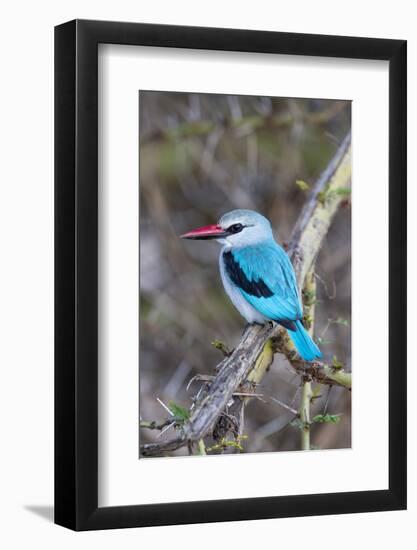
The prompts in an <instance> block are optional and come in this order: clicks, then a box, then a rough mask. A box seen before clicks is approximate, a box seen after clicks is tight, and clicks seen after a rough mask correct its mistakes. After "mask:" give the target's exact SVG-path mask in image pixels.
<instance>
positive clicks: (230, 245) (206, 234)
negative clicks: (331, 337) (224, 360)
mask: <svg viewBox="0 0 417 550" xmlns="http://www.w3.org/2000/svg"><path fill="white" fill-rule="evenodd" d="M181 238H183V239H194V240H208V239H215V240H217V241H218V242H219V243H220V244H221V245H222V249H221V251H220V256H219V268H220V276H221V279H222V282H223V286H224V289H225V291H226V293H227V295H228V296H229V298H230V300H231V301H232V303H233V305H234V306H235V307H236V309H237V310H238V311H239V313H240V314H241V315H242V316H243V317H244V318H245V319H246V321H247V322H248V323H250V324H252V323H258V324H261V325H263V324H265V323H266V322H268V321H274V322H276V323H278V324H279V325H282V326H283V327H284V328H285V329H287V331H288V334H289V336H290V337H291V340H292V341H293V343H294V345H295V348H296V349H297V351H298V353H299V355H300V356H301V358H302V359H303V360H305V361H313V360H314V359H316V358H319V357H321V351H320V349H319V348H318V346H317V345H316V343H315V342H314V341H313V339H312V338H311V336H310V335H309V334H308V332H307V331H306V329H305V328H304V325H303V322H302V319H303V307H302V304H301V300H300V294H299V291H298V285H297V280H296V278H295V273H294V268H293V266H292V264H291V262H290V259H289V257H288V255H287V253H286V252H285V250H284V249H283V248H282V247H281V246H280V245H279V244H278V243H277V242H276V241H275V239H274V236H273V233H272V228H271V223H270V222H269V220H268V219H267V218H265V217H264V216H262V215H261V214H259V213H258V212H254V211H253V210H233V211H232V212H228V213H227V214H224V215H223V216H222V217H221V218H220V220H219V221H218V223H217V224H214V225H206V226H204V227H199V228H197V229H194V230H193V231H189V232H188V233H185V234H184V235H181Z"/></svg>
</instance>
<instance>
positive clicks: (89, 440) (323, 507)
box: [55, 20, 407, 530]
mask: <svg viewBox="0 0 417 550" xmlns="http://www.w3.org/2000/svg"><path fill="white" fill-rule="evenodd" d="M103 43H104V44H105V43H111V44H124V45H144V46H160V47H172V48H174V47H175V48H193V49H203V50H213V51H215V50H229V51H240V52H259V53H271V54H291V55H303V56H322V57H340V58H355V59H374V60H387V61H389V340H390V342H395V348H394V346H393V345H390V346H389V488H388V489H387V490H378V491H359V492H347V493H334V494H305V495H297V496H275V497H264V498H245V499H233V500H217V501H201V502H182V503H171V504H152V505H137V506H118V507H98V498H97V494H98V474H97V472H98V468H97V464H98V448H97V434H98V411H97V405H98V390H97V388H98V350H97V335H98V329H97V326H98V316H97V307H98V291H97V277H98V260H97V258H98V251H97V245H98V219H97V218H98V212H97V210H98V205H97V199H98V152H97V146H98V132H97V128H98V109H97V104H98V76H97V72H98V71H97V68H98V65H97V53H98V44H103ZM406 46H407V44H406V41H404V40H387V39H374V38H354V37H342V36H322V35H311V34H292V33H280V32H264V31H262V32H260V31H248V30H236V29H218V28H197V27H180V26H164V25H148V24H141V23H118V22H107V21H84V20H74V21H70V22H68V23H64V24H62V25H59V26H57V27H56V28H55V522H56V523H57V524H60V525H63V526H65V527H68V528H70V529H74V530H91V529H108V528H123V527H140V526H151V525H171V524H184V523H200V522H215V521H236V520H249V519H261V518H279V517H289V516H309V515H323V514H340V513H352V512H370V511H383V510H403V509H405V508H406V430H407V415H406V396H407V394H406V113H407V107H406ZM375 131H377V129H375ZM372 368H374V367H372Z"/></svg>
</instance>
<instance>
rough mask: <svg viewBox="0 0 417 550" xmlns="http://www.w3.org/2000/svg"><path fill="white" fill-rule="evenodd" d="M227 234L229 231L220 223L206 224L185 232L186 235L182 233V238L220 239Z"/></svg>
mask: <svg viewBox="0 0 417 550" xmlns="http://www.w3.org/2000/svg"><path fill="white" fill-rule="evenodd" d="M226 236H227V232H226V231H225V230H224V229H223V228H222V227H220V225H205V226H204V227H198V228H197V229H194V230H193V231H189V232H188V233H184V235H181V239H194V240H205V239H219V238H221V237H226Z"/></svg>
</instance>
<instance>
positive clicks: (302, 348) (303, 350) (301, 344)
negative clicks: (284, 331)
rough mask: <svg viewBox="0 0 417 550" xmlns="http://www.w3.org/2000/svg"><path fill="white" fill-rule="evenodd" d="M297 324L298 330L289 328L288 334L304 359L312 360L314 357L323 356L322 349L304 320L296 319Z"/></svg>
mask: <svg viewBox="0 0 417 550" xmlns="http://www.w3.org/2000/svg"><path fill="white" fill-rule="evenodd" d="M295 326H296V330H289V331H288V334H289V335H290V337H291V340H292V341H293V342H294V345H295V347H296V349H297V351H298V353H299V354H300V356H301V357H302V358H303V359H304V361H312V360H313V359H316V358H318V357H321V351H320V350H319V348H318V346H317V344H316V343H315V342H314V341H313V339H312V338H311V336H310V335H309V333H308V332H307V331H306V329H305V328H304V327H303V324H302V322H301V321H295Z"/></svg>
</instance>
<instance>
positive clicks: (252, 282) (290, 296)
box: [223, 241, 303, 328]
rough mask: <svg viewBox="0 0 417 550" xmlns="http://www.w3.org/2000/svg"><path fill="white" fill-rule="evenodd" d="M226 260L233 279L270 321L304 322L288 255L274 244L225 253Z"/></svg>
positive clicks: (251, 302)
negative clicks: (299, 320)
mask: <svg viewBox="0 0 417 550" xmlns="http://www.w3.org/2000/svg"><path fill="white" fill-rule="evenodd" d="M223 259H224V263H225V267H226V272H227V274H228V275H229V277H230V279H231V280H232V281H233V283H234V284H235V285H236V286H237V287H238V288H239V290H240V292H241V293H242V295H243V296H244V298H245V299H246V300H247V301H248V302H249V303H250V304H251V305H252V306H253V307H254V308H255V309H256V310H257V311H259V312H260V313H261V314H262V315H264V316H265V317H266V318H267V319H271V320H274V321H295V320H296V319H301V318H302V316H303V312H302V307H301V303H300V298H299V294H298V287H297V282H296V279H295V274H294V269H293V267H292V265H291V262H290V260H289V258H288V256H287V254H286V252H285V251H284V250H283V249H282V248H281V247H280V246H279V245H278V244H277V243H276V242H275V241H267V242H264V243H262V244H259V245H255V246H247V247H245V248H241V249H235V250H231V251H228V252H225V253H224V254H223ZM288 328H290V327H288ZM291 328H292V327H291Z"/></svg>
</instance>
